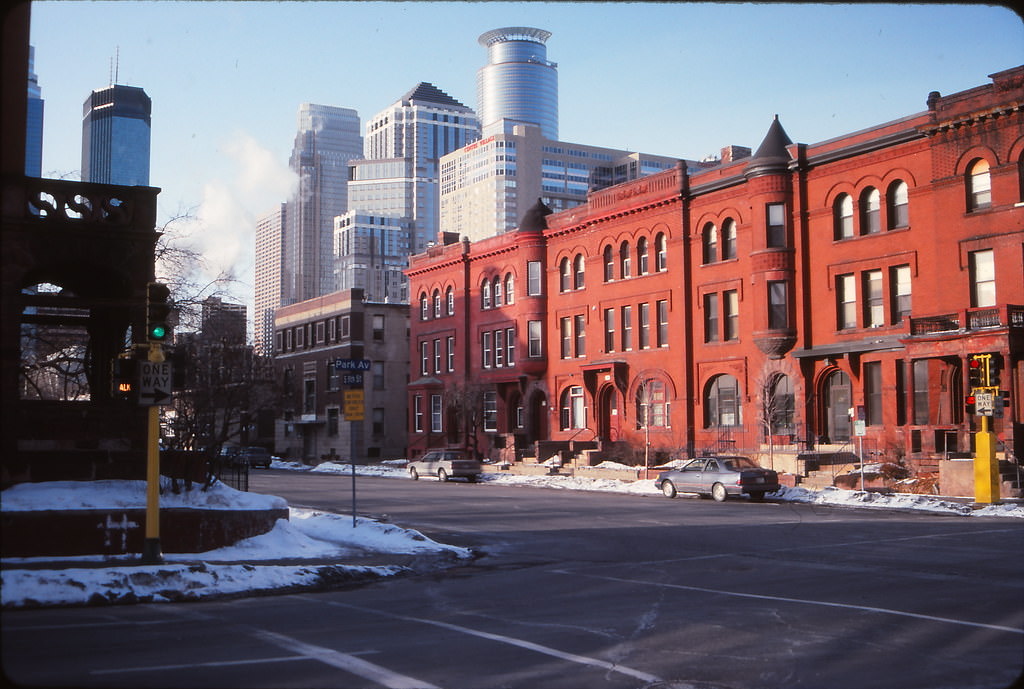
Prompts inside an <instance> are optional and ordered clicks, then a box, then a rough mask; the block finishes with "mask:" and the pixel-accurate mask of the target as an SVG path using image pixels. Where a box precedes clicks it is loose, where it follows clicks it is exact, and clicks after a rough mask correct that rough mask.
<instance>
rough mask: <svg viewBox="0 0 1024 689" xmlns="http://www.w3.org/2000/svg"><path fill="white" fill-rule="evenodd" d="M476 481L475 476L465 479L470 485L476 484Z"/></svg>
mask: <svg viewBox="0 0 1024 689" xmlns="http://www.w3.org/2000/svg"><path fill="white" fill-rule="evenodd" d="M476 479H477V477H476V476H475V475H473V476H467V477H466V480H467V481H469V482H470V483H476Z"/></svg>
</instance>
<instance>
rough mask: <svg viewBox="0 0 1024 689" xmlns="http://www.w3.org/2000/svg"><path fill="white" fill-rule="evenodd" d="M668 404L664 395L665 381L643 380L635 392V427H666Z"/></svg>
mask: <svg viewBox="0 0 1024 689" xmlns="http://www.w3.org/2000/svg"><path fill="white" fill-rule="evenodd" d="M668 412H669V404H668V402H667V400H666V395H665V383H663V382H662V381H660V380H651V379H648V380H645V381H644V382H643V383H641V384H640V388H639V389H638V390H637V393H636V427H637V428H638V429H642V428H666V427H668V425H669V423H668V418H669V413H668Z"/></svg>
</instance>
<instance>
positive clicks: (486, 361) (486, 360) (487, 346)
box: [481, 330, 494, 368]
mask: <svg viewBox="0 0 1024 689" xmlns="http://www.w3.org/2000/svg"><path fill="white" fill-rule="evenodd" d="M492 347H493V342H492V341H491V331H489V330H488V331H486V332H483V333H481V348H482V351H481V361H482V362H483V367H484V368H491V367H492V366H493V365H494V351H493V349H492Z"/></svg>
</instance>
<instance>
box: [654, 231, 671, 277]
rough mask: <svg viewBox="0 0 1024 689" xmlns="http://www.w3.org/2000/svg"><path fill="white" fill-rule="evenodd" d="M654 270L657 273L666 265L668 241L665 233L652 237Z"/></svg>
mask: <svg viewBox="0 0 1024 689" xmlns="http://www.w3.org/2000/svg"><path fill="white" fill-rule="evenodd" d="M654 254H655V268H654V269H655V270H657V271H658V272H659V273H660V272H661V271H663V270H665V269H666V268H667V267H668V242H667V240H666V239H665V235H663V234H659V235H658V236H657V237H655V238H654Z"/></svg>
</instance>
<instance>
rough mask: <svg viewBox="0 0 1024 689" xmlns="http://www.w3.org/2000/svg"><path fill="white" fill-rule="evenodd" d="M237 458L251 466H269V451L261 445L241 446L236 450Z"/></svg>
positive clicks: (266, 467)
mask: <svg viewBox="0 0 1024 689" xmlns="http://www.w3.org/2000/svg"><path fill="white" fill-rule="evenodd" d="M238 459H239V461H240V462H244V463H246V464H248V465H249V466H251V467H263V468H264V469H269V468H270V461H271V457H270V452H268V451H267V449H266V448H263V447H243V448H242V449H241V450H239V451H238Z"/></svg>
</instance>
